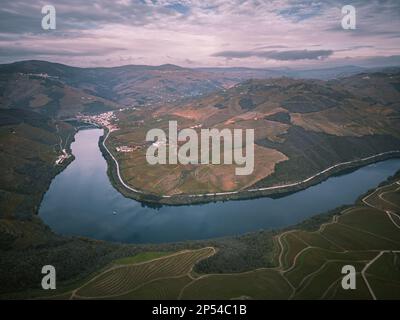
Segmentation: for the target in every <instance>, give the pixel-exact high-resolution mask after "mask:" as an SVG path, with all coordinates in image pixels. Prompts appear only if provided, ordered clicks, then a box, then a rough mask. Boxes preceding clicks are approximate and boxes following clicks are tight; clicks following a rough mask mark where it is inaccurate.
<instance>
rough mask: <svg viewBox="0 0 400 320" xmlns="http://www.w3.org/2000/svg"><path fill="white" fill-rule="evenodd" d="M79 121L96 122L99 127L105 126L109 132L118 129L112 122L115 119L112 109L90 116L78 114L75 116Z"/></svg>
mask: <svg viewBox="0 0 400 320" xmlns="http://www.w3.org/2000/svg"><path fill="white" fill-rule="evenodd" d="M77 118H78V119H79V120H80V121H83V122H86V123H91V124H96V125H98V126H100V127H106V128H107V129H108V130H109V131H110V132H113V131H116V130H118V129H119V128H118V126H117V125H115V124H114V123H113V122H114V121H115V119H116V117H115V115H114V112H113V111H109V112H104V113H101V114H97V115H92V116H85V115H80V116H78V117H77Z"/></svg>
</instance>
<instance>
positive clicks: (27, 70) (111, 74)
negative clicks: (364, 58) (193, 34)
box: [0, 60, 369, 117]
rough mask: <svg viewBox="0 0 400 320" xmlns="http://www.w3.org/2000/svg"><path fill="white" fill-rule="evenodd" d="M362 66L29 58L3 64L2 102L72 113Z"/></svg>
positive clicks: (338, 73)
mask: <svg viewBox="0 0 400 320" xmlns="http://www.w3.org/2000/svg"><path fill="white" fill-rule="evenodd" d="M360 72H369V71H368V70H366V69H364V68H360V67H356V66H346V67H337V68H329V69H316V70H292V69H288V68H284V69H262V68H260V69H253V68H195V69H191V68H183V67H179V66H176V65H171V64H165V65H161V66H146V65H126V66H120V67H112V68H78V67H71V66H67V65H63V64H59V63H51V62H46V61H37V60H30V61H21V62H15V63H11V64H3V65H0V98H1V100H0V108H31V109H32V110H35V111H38V112H41V113H43V114H46V115H50V116H55V117H69V116H72V115H75V114H76V113H78V112H82V113H92V112H102V111H107V110H112V109H115V108H119V107H121V106H148V105H151V106H162V105H165V104H171V103H177V102H179V101H181V100H182V99H191V98H195V97H199V96H202V95H207V94H210V93H212V92H217V91H219V90H226V89H229V88H231V87H233V86H235V85H237V84H238V83H241V82H243V81H247V80H250V79H271V78H278V77H282V76H285V77H291V78H312V79H324V80H326V79H334V78H339V77H345V76H350V75H354V74H357V73H360Z"/></svg>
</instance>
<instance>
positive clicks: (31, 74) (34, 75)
mask: <svg viewBox="0 0 400 320" xmlns="http://www.w3.org/2000/svg"><path fill="white" fill-rule="evenodd" d="M19 74H20V75H21V76H28V77H38V78H43V79H58V77H56V76H49V75H48V74H47V73H43V72H42V73H22V72H20V73H19Z"/></svg>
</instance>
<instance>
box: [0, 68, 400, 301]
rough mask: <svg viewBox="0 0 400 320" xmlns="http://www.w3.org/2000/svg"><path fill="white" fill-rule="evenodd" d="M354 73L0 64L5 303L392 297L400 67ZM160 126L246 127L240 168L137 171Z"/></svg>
mask: <svg viewBox="0 0 400 320" xmlns="http://www.w3.org/2000/svg"><path fill="white" fill-rule="evenodd" d="M352 70H353V71H351V70H350V71H349V72H347V73H346V72H345V71H344V70H336V71H334V70H332V71H331V72H323V71H320V72H319V71H311V70H310V71H304V72H298V73H296V75H295V74H294V72H293V73H291V72H290V71H285V72H283V71H279V70H261V69H260V70H258V69H240V68H239V69H224V68H222V69H219V68H215V69H214V68H211V69H207V68H203V69H201V68H200V69H190V68H180V67H177V66H173V65H162V66H158V67H149V66H127V67H116V68H75V67H69V66H65V65H60V64H53V63H48V62H42V61H24V62H17V63H13V64H9V65H0V89H1V90H0V97H1V99H0V161H1V168H2V175H1V183H0V208H1V210H0V255H1V260H0V270H1V273H0V283H1V284H2V285H1V287H0V297H2V298H4V299H15V298H42V297H43V291H42V290H40V288H39V284H40V279H41V273H40V270H41V267H42V266H43V265H45V264H52V265H54V266H55V267H56V268H57V274H58V281H59V283H60V286H59V289H57V291H56V292H55V293H54V292H53V293H51V294H50V296H51V298H55V299H70V298H71V299H88V298H94V299H97V298H105V299H111V298H117V299H143V298H151V299H165V298H169V299H193V298H198V299H214V298H218V299H220V298H225V299H230V298H235V299H236V298H240V299H254V298H266V299H269V298H273V299H276V298H282V299H292V298H294V299H296V298H305V299H311V298H322V299H339V298H345V299H356V298H362V299H375V298H377V299H380V298H398V295H396V292H397V291H396V290H397V289H398V288H397V287H396V286H397V280H396V278H395V276H393V275H395V274H396V272H397V271H396V270H398V263H397V261H398V258H397V255H398V254H397V251H398V250H399V242H398V239H397V237H398V232H397V231H398V230H397V229H398V220H399V218H398V215H399V212H398V208H397V207H398V205H397V201H398V190H397V189H398V188H397V184H398V179H399V176H398V173H397V174H396V171H397V170H398V163H397V162H398V159H396V158H398V156H399V152H398V151H399V150H400V133H399V131H398V128H399V126H398V125H399V119H400V118H399V102H400V93H399V77H400V76H399V75H400V73H399V71H398V68H391V69H389V70H373V71H370V72H369V71H367V70H360V69H357V70H356V69H352ZM359 72H363V73H359ZM339 73H342V77H337V76H338V74H339ZM316 74H319V75H324V76H323V77H322V76H321V78H323V80H322V79H320V80H318V79H314V78H313V79H309V78H310V77H311V78H312V76H311V75H316ZM299 75H301V77H302V79H298V78H297V77H298V76H299ZM286 76H290V78H289V77H286ZM306 78H308V79H306ZM16 84H17V85H16ZM171 87H173V88H176V89H175V90H176V91H174V90H171ZM170 121H177V123H178V128H179V129H183V128H192V129H194V130H196V131H197V132H201V129H205V128H207V129H212V128H216V129H222V128H229V129H244V130H245V129H248V128H252V129H254V130H255V138H256V139H255V162H254V163H255V170H254V172H253V174H251V175H249V176H244V177H239V176H236V175H235V173H234V172H235V171H234V169H235V168H234V166H232V165H221V166H217V165H207V166H204V167H201V166H200V165H188V166H183V165H181V164H177V165H166V166H149V164H148V163H147V162H146V160H145V152H146V149H147V147H148V145H149V143H148V142H146V141H145V135H146V132H148V130H150V129H152V128H161V129H167V128H168V124H169V122H170ZM88 122H89V123H88ZM91 123H94V124H95V125H96V126H93V125H92V124H91ZM94 127H96V128H94ZM88 128H90V130H87V129H88ZM99 128H101V129H99ZM103 129H104V131H103ZM82 142H83V143H82ZM99 148H100V150H99ZM392 158H393V159H392ZM368 165H369V166H368ZM359 168H361V169H359ZM356 169H358V170H356ZM392 175H394V177H390V176H392ZM386 179H387V181H386V182H385V183H384V184H383V185H381V186H380V187H379V188H377V187H376V186H377V185H378V184H379V182H381V181H383V180H386ZM110 182H111V183H110ZM369 189H371V190H370V191H368V190H369ZM300 190H302V191H300ZM332 190H336V191H335V193H334V194H332ZM361 194H365V196H364V197H362V198H360V199H358V200H357V198H358V197H359V196H360V195H361ZM266 196H273V197H272V198H268V197H266ZM131 198H133V199H135V200H138V201H135V200H133V199H131ZM316 199H319V201H316ZM230 200H240V201H230ZM195 203H204V204H202V205H196V206H193V205H192V204H195ZM310 204H312V205H310ZM171 205H179V206H171ZM324 212H325V213H324ZM160 230H163V232H160ZM116 235H118V236H116ZM327 239H328V240H327ZM349 239H352V240H351V241H350V240H349ZM341 263H354V265H355V266H356V269H357V272H358V273H357V277H358V278H357V279H358V280H357V281H359V283H360V290H358V291H356V292H353V293H351V294H349V293H348V292H347V293H346V292H343V291H342V290H341V289H340V287H339V286H338V280H337V279H338V275H337V272H336V271H337V270H338V268H339V266H340V265H341ZM382 270H386V272H382ZM339 276H340V275H339ZM321 278H323V279H326V281H325V282H324V283H323V285H318V286H317V285H316V282H318V283H321ZM122 282H124V283H126V287H124V288H121V287H120V286H119V285H117V284H118V283H122ZM15 288H18V289H17V290H16V289H15ZM221 288H223V289H221ZM266 288H268V290H266ZM271 288H272V289H271ZM393 288H394V290H392V289H393ZM221 290H222V291H221ZM50 296H46V297H44V298H50Z"/></svg>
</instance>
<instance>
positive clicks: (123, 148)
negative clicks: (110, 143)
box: [115, 146, 142, 153]
mask: <svg viewBox="0 0 400 320" xmlns="http://www.w3.org/2000/svg"><path fill="white" fill-rule="evenodd" d="M140 149H142V146H119V147H116V148H115V150H117V152H123V153H126V152H132V151H136V150H140Z"/></svg>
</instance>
